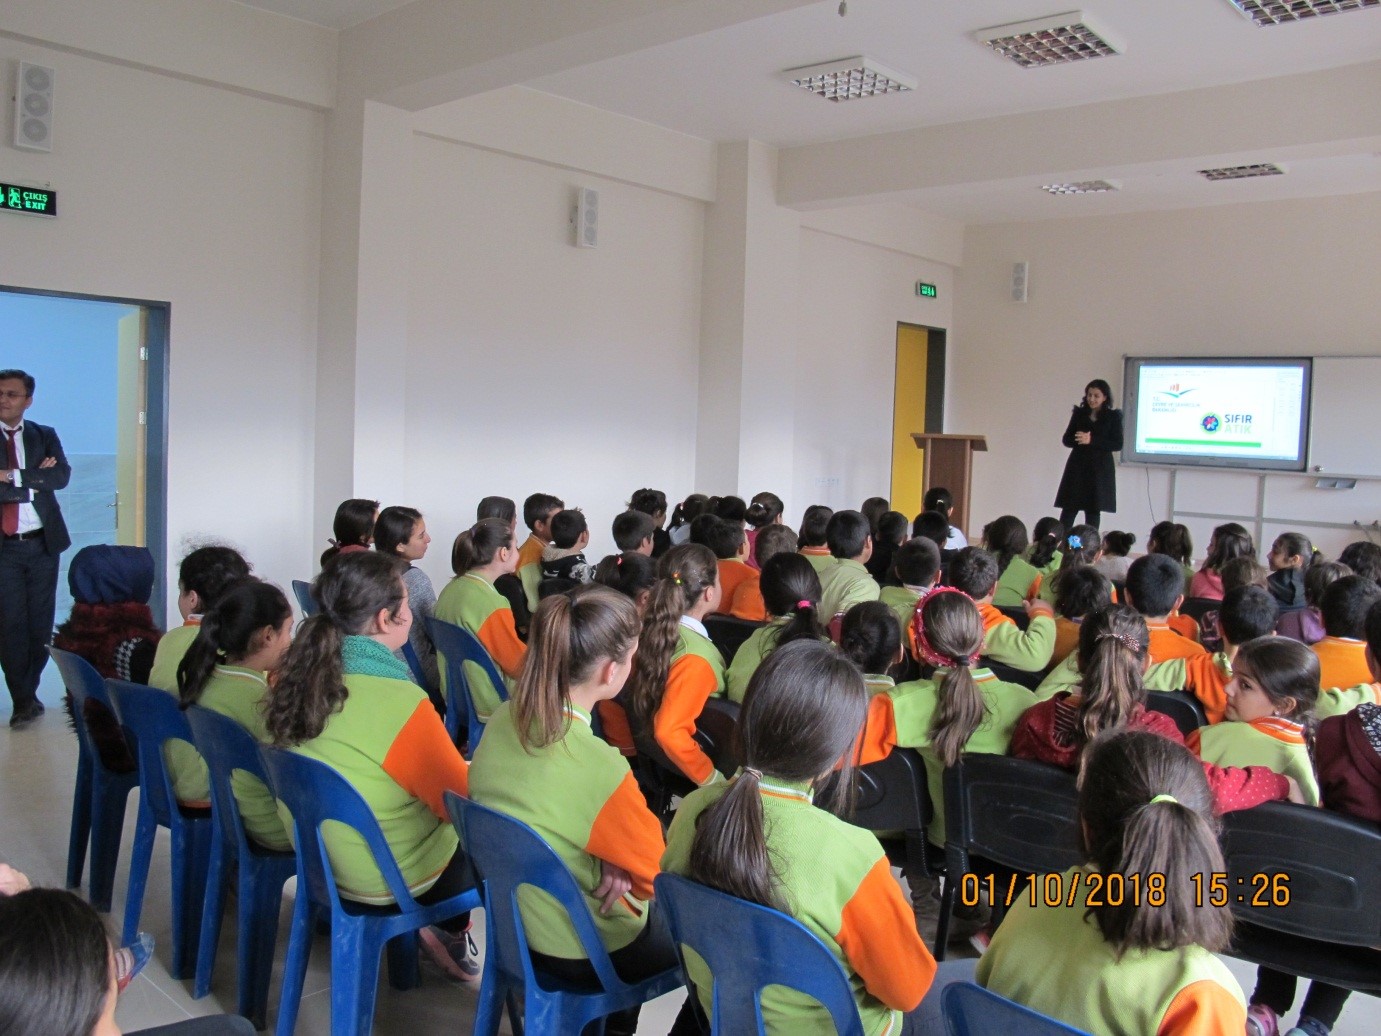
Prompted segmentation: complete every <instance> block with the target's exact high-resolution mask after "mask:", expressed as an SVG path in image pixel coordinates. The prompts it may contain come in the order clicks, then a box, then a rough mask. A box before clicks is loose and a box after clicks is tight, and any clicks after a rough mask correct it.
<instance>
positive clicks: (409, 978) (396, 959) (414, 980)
mask: <svg viewBox="0 0 1381 1036" xmlns="http://www.w3.org/2000/svg"><path fill="white" fill-rule="evenodd" d="M384 952H385V953H386V954H387V957H388V984H389V986H391V987H392V988H393V989H397V990H402V991H407V990H409V989H416V988H417V987H418V985H420V984H421V982H422V972H421V970H420V968H419V967H418V962H417V933H416V932H404V933H403V934H402V935H395V936H394V937H393V938H392V939H390V940H389V941H388V942H387V943H385V944H384Z"/></svg>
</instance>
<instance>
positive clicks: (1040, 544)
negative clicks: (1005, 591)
mask: <svg viewBox="0 0 1381 1036" xmlns="http://www.w3.org/2000/svg"><path fill="white" fill-rule="evenodd" d="M1065 549H1066V544H1065V527H1064V523H1063V522H1061V521H1060V520H1059V519H1058V518H1042V519H1041V520H1040V521H1038V522H1037V523H1036V528H1035V530H1034V533H1033V535H1032V537H1031V552H1030V554H1028V555H1027V558H1026V560H1027V561H1029V562H1030V563H1031V567H1032V568H1045V566H1046V565H1048V564H1050V562H1052V561H1054V560H1055V555H1056V554H1058V553H1059V552H1060V551H1062V550H1065ZM1004 567H1005V566H1004Z"/></svg>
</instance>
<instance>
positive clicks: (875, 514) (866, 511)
mask: <svg viewBox="0 0 1381 1036" xmlns="http://www.w3.org/2000/svg"><path fill="white" fill-rule="evenodd" d="M891 509H892V505H891V504H890V503H888V501H887V498H886V497H885V496H870V497H869V498H868V499H867V500H865V501H863V505H862V506H861V507H860V508H859V509H858V510H859V513H860V514H862V515H863V517H864V518H867V519H868V528H869V529H871V530H872V534H873V538H874V539H876V538H877V534H878V519H879V518H881V517H882V516H883V515H884V514H886V513H887V512H888V511H890V510H891Z"/></svg>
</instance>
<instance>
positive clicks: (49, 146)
mask: <svg viewBox="0 0 1381 1036" xmlns="http://www.w3.org/2000/svg"><path fill="white" fill-rule="evenodd" d="M18 87H19V88H18V89H17V90H15V92H14V146H15V147H22V148H24V149H25V150H28V151H52V150H53V70H52V69H51V68H45V67H44V66H42V65H31V64H29V63H28V62H27V61H21V62H20V63H19V84H18Z"/></svg>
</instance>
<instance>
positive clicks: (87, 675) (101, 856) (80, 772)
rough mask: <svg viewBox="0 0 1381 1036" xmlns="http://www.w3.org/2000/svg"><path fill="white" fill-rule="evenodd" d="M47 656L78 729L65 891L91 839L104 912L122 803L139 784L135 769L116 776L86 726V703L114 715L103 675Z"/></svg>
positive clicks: (70, 659) (95, 896)
mask: <svg viewBox="0 0 1381 1036" xmlns="http://www.w3.org/2000/svg"><path fill="white" fill-rule="evenodd" d="M48 654H50V655H51V656H52V657H53V662H54V663H55V664H56V665H57V667H58V672H59V673H60V674H61V675H62V682H63V684H64V685H65V686H66V688H67V693H68V694H70V695H71V696H72V723H73V725H74V726H75V727H76V728H77V783H76V785H75V787H74V788H73V789H72V831H71V834H70V835H69V836H68V841H67V887H68V888H70V889H74V888H77V887H78V886H80V885H81V883H82V870H83V868H84V866H85V864H86V845H87V842H88V841H89V842H90V843H91V872H90V875H89V877H90V884H89V886H88V889H89V893H90V898H91V905H92V906H93V907H95V908H96V909H97V910H99V911H100V912H101V913H106V912H107V911H109V910H110V897H111V894H112V893H113V891H114V889H115V865H116V863H117V862H118V860H119V858H120V836H121V834H123V832H124V829H125V804H126V802H127V801H128V800H129V793H130V791H131V790H132V789H134V788H136V787H137V786H138V785H139V773H138V771H137V770H134V771H131V772H130V773H116V772H115V771H114V770H109V769H107V768H106V766H105V764H104V763H102V762H101V753H100V750H99V749H98V748H97V746H96V743H95V741H93V740H92V738H91V732H90V731H89V730H88V729H87V727H86V717H85V714H84V712H83V708H84V707H85V705H86V702H87V700H88V699H89V700H91V701H96V702H100V704H102V705H104V706H105V707H106V708H107V709H110V711H111V714H112V715H114V714H115V709H114V707H113V706H112V705H111V703H110V695H108V694H107V693H106V686H105V680H104V679H103V678H102V677H101V674H100V673H98V672H97V671H96V670H95V668H94V667H93V666H92V665H91V663H90V662H88V661H87V660H86V659H84V658H82V657H81V656H80V655H74V654H72V653H71V652H70V651H61V650H59V649H58V648H54V647H50V648H49V649H48Z"/></svg>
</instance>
